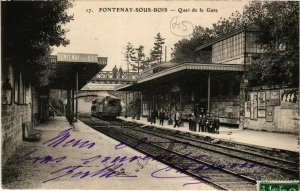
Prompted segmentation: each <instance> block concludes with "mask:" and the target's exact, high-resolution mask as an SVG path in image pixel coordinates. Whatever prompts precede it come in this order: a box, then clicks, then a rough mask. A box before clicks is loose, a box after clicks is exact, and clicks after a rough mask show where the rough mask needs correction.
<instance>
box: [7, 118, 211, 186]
mask: <svg viewBox="0 0 300 191" xmlns="http://www.w3.org/2000/svg"><path fill="white" fill-rule="evenodd" d="M70 128H72V127H71V126H70V125H69V124H68V123H67V121H66V119H65V117H55V118H52V119H51V120H50V121H49V122H47V123H46V124H41V125H39V126H37V127H36V129H38V130H40V131H41V133H42V140H41V141H39V142H22V145H21V146H20V147H19V148H18V149H17V151H16V152H15V153H14V154H13V156H12V157H11V158H10V159H9V160H8V162H7V163H6V164H5V165H4V166H2V170H3V171H2V178H3V179H2V188H4V189H84V190H87V189H97V190H214V188H212V187H211V186H209V185H206V184H204V183H199V182H198V181H197V180H195V179H193V178H191V177H188V176H186V175H184V174H180V173H178V172H176V170H174V169H171V168H168V167H167V166H166V165H164V164H162V163H160V162H158V161H155V160H151V159H150V158H149V157H145V155H144V154H142V153H139V152H137V151H135V150H133V149H131V148H129V147H125V148H122V149H116V145H118V144H119V142H118V141H115V140H113V139H111V138H109V137H107V136H105V135H103V134H101V133H99V132H97V131H96V130H94V129H92V128H90V127H88V126H87V125H85V124H83V123H82V122H80V121H79V122H78V123H76V125H75V129H70ZM68 129H69V130H68ZM66 130H68V131H66ZM62 132H64V133H65V134H62ZM67 133H69V135H70V137H68V138H67V139H66V140H64V141H63V142H62V143H60V144H58V143H59V142H56V143H55V144H57V146H55V144H54V140H56V141H58V139H54V138H57V136H58V135H60V138H62V137H64V136H66V135H67ZM52 139H53V140H52ZM72 139H73V140H72ZM50 140H52V141H50ZM60 140H62V139H60ZM78 140H80V142H79V144H77V145H76V144H75V143H76V141H78ZM49 141H50V142H49ZM85 141H88V142H85ZM46 142H47V143H46ZM82 143H83V144H82ZM93 143H94V144H93ZM74 144H75V145H74ZM79 145H81V147H82V148H80V146H79ZM92 145H93V146H92ZM88 147H90V148H88ZM118 156H120V157H127V159H128V158H131V157H134V156H139V157H140V158H139V159H136V160H133V161H131V162H130V161H129V160H127V161H123V162H121V161H117V160H116V161H115V163H114V162H113V160H114V159H115V158H116V157H118ZM109 157H111V158H109ZM84 159H85V160H84ZM92 159H94V160H92ZM131 159H132V158H131ZM113 164H115V167H117V166H118V165H122V164H123V166H120V168H117V169H113V167H110V166H111V165H113ZM87 172H90V174H88V173H87ZM91 173H93V174H94V175H95V174H96V176H93V177H92V174H91ZM116 173H118V175H116ZM64 175H65V176H64ZM115 176H118V177H115ZM124 176H126V177H124ZM128 176H134V177H128ZM55 177H58V178H57V179H53V178H55ZM158 177H160V178H158ZM51 179H53V180H51ZM197 182H198V184H189V185H186V184H187V183H197Z"/></svg>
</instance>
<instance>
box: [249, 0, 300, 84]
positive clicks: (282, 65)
mask: <svg viewBox="0 0 300 191" xmlns="http://www.w3.org/2000/svg"><path fill="white" fill-rule="evenodd" d="M298 16H299V3H298V2H295V1H294V2H293V1H280V2H278V1H272V2H268V1H266V2H253V3H251V4H249V5H248V6H247V7H246V9H245V12H244V17H245V18H247V20H248V22H253V23H256V24H257V25H258V26H259V28H260V33H259V42H260V43H261V44H262V46H263V48H264V50H265V52H264V54H263V55H262V56H261V57H259V58H258V59H257V60H255V61H254V62H253V63H252V64H251V66H250V72H249V79H250V81H251V83H253V84H256V85H261V84H269V85H288V86H298V84H299V17H298Z"/></svg>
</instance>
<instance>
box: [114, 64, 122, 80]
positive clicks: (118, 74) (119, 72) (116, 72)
mask: <svg viewBox="0 0 300 191" xmlns="http://www.w3.org/2000/svg"><path fill="white" fill-rule="evenodd" d="M112 73H113V78H122V75H123V70H122V68H121V66H120V68H119V70H118V68H117V66H116V65H115V67H114V68H113V69H112Z"/></svg>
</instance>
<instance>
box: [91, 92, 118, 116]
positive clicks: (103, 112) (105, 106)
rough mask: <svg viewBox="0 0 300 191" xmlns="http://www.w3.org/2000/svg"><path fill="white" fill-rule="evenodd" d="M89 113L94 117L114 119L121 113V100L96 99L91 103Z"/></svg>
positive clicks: (112, 98) (107, 97)
mask: <svg viewBox="0 0 300 191" xmlns="http://www.w3.org/2000/svg"><path fill="white" fill-rule="evenodd" d="M91 112H92V115H93V116H96V117H101V118H116V117H117V116H120V115H121V112H122V107H121V100H120V99H119V98H114V97H111V96H106V97H105V98H97V99H95V100H94V101H93V102H92V107H91Z"/></svg>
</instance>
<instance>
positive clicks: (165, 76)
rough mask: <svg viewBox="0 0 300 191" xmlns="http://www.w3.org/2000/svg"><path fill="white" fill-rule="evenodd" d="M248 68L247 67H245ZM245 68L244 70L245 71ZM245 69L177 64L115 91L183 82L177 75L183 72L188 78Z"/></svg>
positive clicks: (239, 66)
mask: <svg viewBox="0 0 300 191" xmlns="http://www.w3.org/2000/svg"><path fill="white" fill-rule="evenodd" d="M247 68H248V67H247ZM247 68H246V69H247ZM244 70H245V68H244V65H240V64H215V63H210V64H198V63H185V64H179V65H176V66H174V67H171V68H168V69H165V70H162V71H160V72H157V73H154V74H149V75H147V76H143V77H142V78H140V79H138V80H137V82H136V83H134V84H127V85H122V86H119V87H117V88H116V89H115V90H118V91H138V90H141V88H142V87H143V85H145V84H147V83H149V82H153V81H160V80H183V79H182V78H180V77H179V76H178V74H179V73H183V72H185V76H186V77H187V78H188V77H191V76H189V73H188V72H190V74H192V73H193V74H195V73H196V74H197V75H198V76H199V74H204V73H208V72H244Z"/></svg>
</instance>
